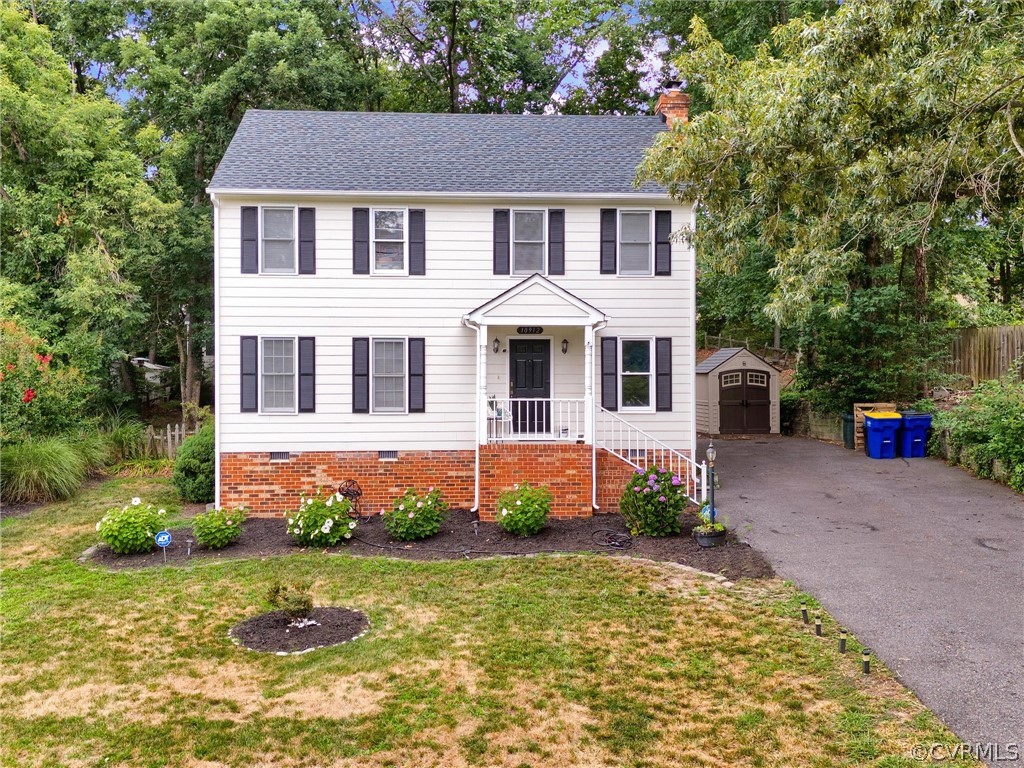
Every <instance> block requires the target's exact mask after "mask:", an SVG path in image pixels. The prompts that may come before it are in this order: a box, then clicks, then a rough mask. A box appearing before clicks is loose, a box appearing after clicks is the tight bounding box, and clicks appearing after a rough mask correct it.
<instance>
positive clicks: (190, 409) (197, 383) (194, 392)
mask: <svg viewBox="0 0 1024 768" xmlns="http://www.w3.org/2000/svg"><path fill="white" fill-rule="evenodd" d="M182 315H183V317H182V319H183V320H184V322H183V324H182V327H179V328H178V329H177V331H176V332H175V340H176V341H177V343H178V382H179V385H180V387H181V420H182V423H183V424H184V425H185V429H187V430H193V429H195V427H196V422H197V421H198V417H199V393H200V388H201V386H202V380H203V379H202V371H201V369H200V365H199V357H200V353H199V350H197V349H196V343H195V338H194V336H195V335H194V333H193V332H192V321H191V318H190V316H189V314H188V310H187V309H185V310H182Z"/></svg>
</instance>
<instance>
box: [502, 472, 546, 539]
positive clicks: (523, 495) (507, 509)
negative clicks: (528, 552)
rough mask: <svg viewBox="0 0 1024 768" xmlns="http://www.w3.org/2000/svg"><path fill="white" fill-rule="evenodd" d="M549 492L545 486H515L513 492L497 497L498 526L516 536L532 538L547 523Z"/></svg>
mask: <svg viewBox="0 0 1024 768" xmlns="http://www.w3.org/2000/svg"><path fill="white" fill-rule="evenodd" d="M550 511H551V491H550V490H549V489H548V487H547V486H546V485H542V486H540V487H538V488H534V487H533V486H531V485H530V484H529V483H523V484H521V485H519V484H517V485H516V486H515V489H514V490H511V491H505V492H504V493H503V494H501V495H500V496H499V497H498V514H497V515H495V520H497V522H498V525H500V526H501V527H502V528H503V529H505V530H506V531H508V532H509V533H512V534H515V535H516V536H533V535H534V534H535V533H539V532H540V529H541V528H543V527H544V525H545V523H547V521H548V513H549V512H550Z"/></svg>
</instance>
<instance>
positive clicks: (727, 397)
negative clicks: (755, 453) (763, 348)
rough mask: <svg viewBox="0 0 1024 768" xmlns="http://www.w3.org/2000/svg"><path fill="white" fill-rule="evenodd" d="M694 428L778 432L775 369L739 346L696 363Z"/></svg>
mask: <svg viewBox="0 0 1024 768" xmlns="http://www.w3.org/2000/svg"><path fill="white" fill-rule="evenodd" d="M696 373H697V402H696V406H697V408H696V414H697V430H698V431H700V432H704V433H705V434H709V435H736V434H758V433H761V434H768V433H772V434H778V433H779V371H778V369H776V368H775V366H773V365H772V364H771V363H769V362H768V361H767V360H765V359H764V358H762V357H760V356H758V355H755V354H754V353H753V352H751V351H750V350H748V349H744V348H743V347H732V348H730V349H720V350H718V351H717V352H715V354H713V355H711V357H709V358H708V359H707V360H705V361H704V362H702V363H701V364H700V365H698V366H697V370H696Z"/></svg>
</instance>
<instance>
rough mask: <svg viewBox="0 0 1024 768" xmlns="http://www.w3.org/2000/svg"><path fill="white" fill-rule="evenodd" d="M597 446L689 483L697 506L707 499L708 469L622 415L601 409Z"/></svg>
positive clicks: (644, 467)
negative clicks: (666, 472)
mask: <svg viewBox="0 0 1024 768" xmlns="http://www.w3.org/2000/svg"><path fill="white" fill-rule="evenodd" d="M594 432H595V439H594V445H595V446H596V447H598V448H604V449H605V450H606V451H608V453H610V454H612V455H613V456H617V457H618V458H620V459H622V460H623V461H624V462H626V463H627V464H630V465H632V466H634V467H636V468H637V469H649V468H651V467H655V468H659V469H666V470H668V471H669V472H672V474H674V475H678V476H679V478H680V479H681V480H683V481H685V483H686V495H687V496H688V497H689V498H690V500H691V501H693V502H694V503H695V504H703V503H704V501H705V499H706V498H707V488H708V467H707V464H705V463H701V464H698V463H697V462H695V461H694V460H693V459H691V458H690V457H689V456H687V455H686V454H685V453H682V452H680V451H677V450H676V449H675V448H671V447H670V446H668V445H667V444H665V443H663V442H661V441H660V440H658V439H657V438H655V437H651V436H650V435H649V434H647V433H646V432H644V431H643V430H642V429H639V428H637V427H635V426H633V425H632V424H630V423H629V422H628V421H626V420H625V419H623V418H622V417H621V416H619V415H618V414H615V413H612V412H611V411H608V410H605V409H604V408H598V409H597V418H596V420H595V424H594Z"/></svg>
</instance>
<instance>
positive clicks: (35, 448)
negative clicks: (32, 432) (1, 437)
mask: <svg viewBox="0 0 1024 768" xmlns="http://www.w3.org/2000/svg"><path fill="white" fill-rule="evenodd" d="M87 472H88V466H87V465H86V461H85V459H84V458H83V457H82V454H81V453H79V452H78V451H77V450H75V447H74V445H73V443H72V442H71V441H69V440H67V439H65V438H60V437H51V438H48V439H46V440H34V439H31V438H30V439H26V440H22V441H21V442H18V443H8V444H5V445H4V446H3V448H2V449H0V497H2V498H3V500H4V501H7V502H11V503H19V502H26V501H56V500H58V499H66V498H68V497H69V496H71V495H72V494H73V493H75V491H77V490H78V489H79V487H81V485H82V483H83V482H84V481H85V477H86V474H87Z"/></svg>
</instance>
